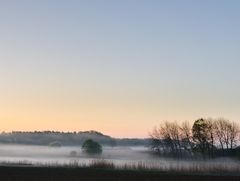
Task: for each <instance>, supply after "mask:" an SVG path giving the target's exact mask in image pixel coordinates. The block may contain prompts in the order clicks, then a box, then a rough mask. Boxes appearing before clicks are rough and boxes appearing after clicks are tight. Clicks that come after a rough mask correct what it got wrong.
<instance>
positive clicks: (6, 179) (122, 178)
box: [0, 166, 240, 181]
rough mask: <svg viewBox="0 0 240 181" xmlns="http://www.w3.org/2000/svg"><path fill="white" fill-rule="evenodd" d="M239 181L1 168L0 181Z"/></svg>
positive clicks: (150, 173)
mask: <svg viewBox="0 0 240 181" xmlns="http://www.w3.org/2000/svg"><path fill="white" fill-rule="evenodd" d="M81 180H84V181H112V180H116V181H157V180H160V181H175V180H176V181H193V180H194V181H201V180H204V181H238V180H240V177H239V176H233V175H225V176H219V175H200V174H195V175H191V174H180V173H170V172H160V171H147V170H141V171H140V170H118V169H106V168H101V169H100V168H64V167H16V166H11V167H10V166H1V167H0V181H81Z"/></svg>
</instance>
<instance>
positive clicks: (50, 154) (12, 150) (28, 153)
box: [0, 144, 240, 174]
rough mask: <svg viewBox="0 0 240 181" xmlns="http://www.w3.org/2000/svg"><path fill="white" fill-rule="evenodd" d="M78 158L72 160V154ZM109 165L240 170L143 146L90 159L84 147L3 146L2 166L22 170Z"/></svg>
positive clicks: (225, 162)
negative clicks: (154, 151) (167, 155)
mask: <svg viewBox="0 0 240 181" xmlns="http://www.w3.org/2000/svg"><path fill="white" fill-rule="evenodd" d="M72 151H76V152H77V155H74V156H72V155H71V152H72ZM103 160H104V161H107V162H108V163H113V164H114V165H115V166H117V167H124V166H128V167H129V168H131V167H136V166H139V165H140V166H142V167H144V168H145V169H160V170H177V171H179V170H192V169H199V170H201V169H203V170H202V171H205V172H206V170H208V169H210V170H211V169H219V170H221V169H224V170H226V171H227V170H228V171H232V172H235V171H236V170H239V168H240V162H239V161H237V160H233V159H230V158H218V159H212V160H184V159H173V158H164V157H158V156H155V155H153V154H151V153H150V152H149V148H147V147H143V146H135V147H134V146H131V147H130V146H118V147H103V153H102V154H101V155H96V156H93V155H87V154H84V153H82V150H81V147H78V146H63V147H59V148H55V147H49V146H32V145H5V144H1V145H0V163H1V165H3V166H4V165H8V166H9V165H10V166H11V165H18V166H27V165H31V166H50V167H52V166H53V167H54V166H66V165H68V166H74V167H77V166H83V165H84V166H87V165H89V164H91V163H92V162H97V161H99V162H101V161H103ZM222 174H224V173H222Z"/></svg>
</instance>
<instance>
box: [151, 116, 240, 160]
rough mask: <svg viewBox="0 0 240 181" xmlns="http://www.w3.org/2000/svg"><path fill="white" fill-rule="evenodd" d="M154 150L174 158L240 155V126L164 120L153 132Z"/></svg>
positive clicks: (224, 121) (216, 121)
mask: <svg viewBox="0 0 240 181" xmlns="http://www.w3.org/2000/svg"><path fill="white" fill-rule="evenodd" d="M150 137H151V150H152V151H153V152H154V153H156V154H158V155H164V156H173V157H198V156H199V157H210V158H212V157H218V156H237V155H238V156H240V147H238V146H239V142H240V132H239V125H238V123H236V122H234V121H229V120H227V119H224V118H218V119H212V118H208V119H203V118H201V119H198V120H196V121H194V123H193V124H192V125H191V124H190V123H189V122H188V121H184V122H182V123H178V122H176V121H175V122H169V121H164V122H162V123H161V124H160V125H159V126H158V127H155V128H154V129H153V131H152V132H151V133H150Z"/></svg>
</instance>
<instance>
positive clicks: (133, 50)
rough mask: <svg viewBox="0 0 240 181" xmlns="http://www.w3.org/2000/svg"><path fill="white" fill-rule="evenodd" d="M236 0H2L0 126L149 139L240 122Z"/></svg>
mask: <svg viewBox="0 0 240 181" xmlns="http://www.w3.org/2000/svg"><path fill="white" fill-rule="evenodd" d="M239 10H240V1H237V0H229V1H227V0H225V1H222V0H211V1H207V0H206V1H192V0H182V1H179V0H169V1H168V0H165V1H161V0H156V1H154V0H145V1H144V0H121V1H112V0H101V1H100V0H95V1H94V0H86V1H80V0H75V1H74V0H51V1H49V0H41V1H32V0H22V1H18V0H11V1H0V85H1V89H0V100H1V101H0V122H1V124H2V125H3V126H2V130H12V129H14V130H33V129H40V130H43V129H53V130H87V129H96V130H99V131H103V132H105V133H109V134H112V135H113V136H124V135H127V136H130V137H131V136H132V137H137V136H139V137H144V136H146V135H147V132H148V131H150V130H151V128H152V127H153V126H154V125H156V124H158V123H159V122H160V121H162V120H179V121H182V120H185V119H186V120H190V121H193V120H194V119H197V118H199V117H209V116H210V117H221V116H224V117H226V118H229V119H231V120H235V121H238V120H240V114H239V108H240V59H239V58H240V51H239V48H240V35H239V32H240V21H239V20H240V11H239Z"/></svg>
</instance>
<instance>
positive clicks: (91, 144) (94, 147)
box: [82, 139, 102, 154]
mask: <svg viewBox="0 0 240 181" xmlns="http://www.w3.org/2000/svg"><path fill="white" fill-rule="evenodd" d="M82 151H83V152H84V153H87V154H101V153H102V146H101V145H100V144H99V143H98V142H96V141H93V140H91V139H88V140H86V141H85V142H84V143H83V145H82Z"/></svg>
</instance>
